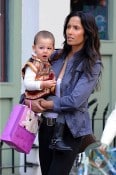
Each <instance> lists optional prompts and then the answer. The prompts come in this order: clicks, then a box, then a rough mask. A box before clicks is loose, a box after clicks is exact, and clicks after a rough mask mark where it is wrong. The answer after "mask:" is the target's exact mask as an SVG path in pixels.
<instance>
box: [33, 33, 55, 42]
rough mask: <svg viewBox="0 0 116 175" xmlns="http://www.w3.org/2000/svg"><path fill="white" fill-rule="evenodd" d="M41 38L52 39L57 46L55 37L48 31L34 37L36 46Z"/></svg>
mask: <svg viewBox="0 0 116 175" xmlns="http://www.w3.org/2000/svg"><path fill="white" fill-rule="evenodd" d="M39 37H42V38H49V39H51V40H52V41H53V45H54V44H55V38H54V35H53V34H52V33H51V32H49V31H47V30H41V31H39V32H38V33H37V34H36V35H35V37H34V45H36V44H37V41H38V39H39Z"/></svg>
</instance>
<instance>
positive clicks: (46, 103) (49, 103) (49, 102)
mask: <svg viewBox="0 0 116 175" xmlns="http://www.w3.org/2000/svg"><path fill="white" fill-rule="evenodd" d="M40 105H41V107H43V108H44V109H53V101H52V100H44V99H41V100H40Z"/></svg>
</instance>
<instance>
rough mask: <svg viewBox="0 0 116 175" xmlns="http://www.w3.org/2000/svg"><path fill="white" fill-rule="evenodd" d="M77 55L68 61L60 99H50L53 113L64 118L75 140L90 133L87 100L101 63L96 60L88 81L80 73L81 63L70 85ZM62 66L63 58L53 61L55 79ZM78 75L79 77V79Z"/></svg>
mask: <svg viewBox="0 0 116 175" xmlns="http://www.w3.org/2000/svg"><path fill="white" fill-rule="evenodd" d="M78 54H79V52H77V53H76V54H75V55H74V56H73V57H72V59H69V61H68V63H67V67H66V70H65V74H64V77H63V79H62V83H61V97H60V98H59V97H57V96H51V97H50V99H52V100H53V102H54V108H53V111H55V112H57V113H59V117H60V116H61V115H62V116H64V117H65V120H66V123H67V125H68V127H69V129H70V131H71V133H72V135H73V137H75V138H77V137H80V136H83V135H87V134H91V133H92V128H91V120H90V114H89V112H88V99H89V97H90V95H91V93H92V92H93V90H94V88H95V86H96V83H97V82H98V78H99V74H100V71H101V61H100V60H98V61H97V62H96V64H95V65H94V67H93V71H92V76H90V78H89V79H88V78H87V76H86V75H85V74H84V73H83V71H82V69H83V66H82V62H81V63H80V64H79V65H78V67H77V69H76V74H75V78H74V81H73V82H72V83H70V79H71V77H72V75H71V67H72V64H73V61H74V59H75V57H76V59H77V57H78ZM63 64H64V57H63V56H62V57H60V58H59V59H58V60H56V61H53V64H52V69H53V70H54V72H55V75H56V78H57V77H58V75H59V73H60V70H61V68H62V66H63ZM80 74H81V77H80V78H79V76H80ZM78 79H79V80H78Z"/></svg>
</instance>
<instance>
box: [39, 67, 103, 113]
mask: <svg viewBox="0 0 116 175" xmlns="http://www.w3.org/2000/svg"><path fill="white" fill-rule="evenodd" d="M100 70H101V65H100V64H96V65H95V66H94V68H93V73H92V76H91V77H90V79H88V78H87V76H86V75H85V74H84V73H83V75H82V76H81V78H80V79H79V80H78V82H77V84H76V85H75V88H74V89H73V91H72V92H69V93H68V95H65V96H62V97H60V98H59V97H57V96H51V97H49V98H48V100H50V101H48V102H45V101H44V102H41V105H42V106H43V107H45V108H47V109H48V108H50V109H51V108H53V110H54V111H55V112H61V111H75V110H83V109H82V107H83V104H84V103H85V102H86V101H87V100H88V98H89V97H90V95H91V93H92V92H93V90H94V88H95V86H96V83H97V81H98V78H99V73H100Z"/></svg>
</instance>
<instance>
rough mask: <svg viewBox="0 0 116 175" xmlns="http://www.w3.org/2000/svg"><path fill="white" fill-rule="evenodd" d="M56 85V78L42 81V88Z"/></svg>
mask: <svg viewBox="0 0 116 175" xmlns="http://www.w3.org/2000/svg"><path fill="white" fill-rule="evenodd" d="M55 86H56V81H55V80H46V81H42V82H41V88H42V89H44V88H51V87H55Z"/></svg>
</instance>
